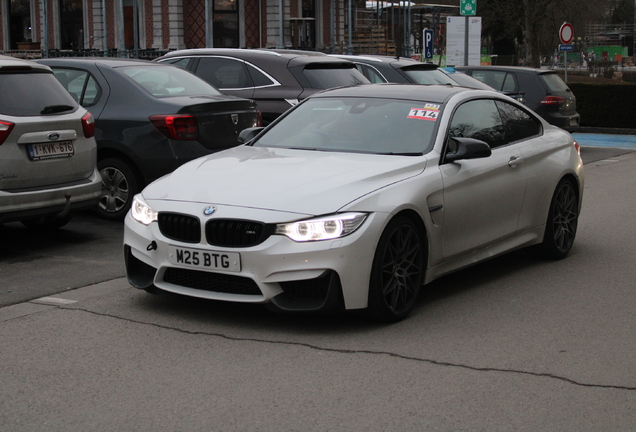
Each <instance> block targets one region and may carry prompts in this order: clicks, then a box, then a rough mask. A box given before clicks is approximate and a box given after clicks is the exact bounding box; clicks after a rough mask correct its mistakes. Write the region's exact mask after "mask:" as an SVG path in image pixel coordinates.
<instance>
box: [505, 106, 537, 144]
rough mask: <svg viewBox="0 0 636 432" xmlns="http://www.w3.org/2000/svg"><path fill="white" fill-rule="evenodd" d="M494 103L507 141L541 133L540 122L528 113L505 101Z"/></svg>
mask: <svg viewBox="0 0 636 432" xmlns="http://www.w3.org/2000/svg"><path fill="white" fill-rule="evenodd" d="M496 104H497V108H499V113H500V115H501V119H502V121H503V124H504V131H505V134H506V140H507V141H508V142H513V141H519V140H522V139H526V138H530V137H533V136H536V135H539V134H540V133H541V130H542V127H541V122H539V120H537V119H536V118H534V117H532V116H531V115H530V114H528V113H526V112H525V111H523V110H522V109H519V108H517V107H516V106H514V105H512V104H509V103H507V102H503V101H497V102H496Z"/></svg>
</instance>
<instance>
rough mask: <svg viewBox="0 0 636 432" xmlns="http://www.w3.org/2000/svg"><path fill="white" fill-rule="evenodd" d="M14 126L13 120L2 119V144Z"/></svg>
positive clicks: (0, 143)
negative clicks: (5, 120)
mask: <svg viewBox="0 0 636 432" xmlns="http://www.w3.org/2000/svg"><path fill="white" fill-rule="evenodd" d="M13 126H14V124H13V123H11V122H4V121H0V145H2V143H3V142H4V140H6V139H7V137H8V136H9V134H10V133H11V129H13Z"/></svg>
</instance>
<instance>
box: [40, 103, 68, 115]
mask: <svg viewBox="0 0 636 432" xmlns="http://www.w3.org/2000/svg"><path fill="white" fill-rule="evenodd" d="M74 109H75V107H74V106H71V105H49V106H46V107H44V109H43V110H42V111H40V114H53V113H59V112H63V111H71V110H74Z"/></svg>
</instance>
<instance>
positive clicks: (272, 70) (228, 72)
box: [156, 48, 369, 124]
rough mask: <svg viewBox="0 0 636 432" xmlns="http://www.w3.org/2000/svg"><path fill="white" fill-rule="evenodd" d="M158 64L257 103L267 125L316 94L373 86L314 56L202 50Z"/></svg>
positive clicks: (339, 63)
mask: <svg viewBox="0 0 636 432" xmlns="http://www.w3.org/2000/svg"><path fill="white" fill-rule="evenodd" d="M156 61H158V62H164V63H171V64H174V65H177V66H181V67H183V68H184V69H187V70H189V71H192V72H193V73H194V74H196V75H197V76H199V77H201V78H203V79H204V80H206V81H207V82H209V83H210V84H212V85H214V86H215V87H216V88H218V89H219V90H221V91H222V92H223V93H226V94H230V95H235V96H241V97H245V98H249V99H254V100H255V101H256V102H257V103H258V106H259V108H260V110H261V111H262V112H263V123H264V124H269V123H270V122H272V121H274V120H275V119H276V118H277V117H278V116H279V115H281V114H282V113H284V112H285V111H287V110H288V109H289V108H291V107H292V106H294V105H296V104H297V103H298V102H299V101H301V100H303V99H305V98H306V97H307V96H309V95H311V94H314V93H316V92H318V91H321V90H324V89H328V88H332V87H341V86H355V85H358V84H367V83H369V81H368V80H367V79H366V78H365V77H364V76H363V75H362V74H361V73H360V72H358V71H357V70H356V68H355V65H354V64H353V63H351V62H348V61H346V60H340V59H336V58H331V57H329V56H326V55H324V54H322V53H313V52H310V51H292V50H260V49H231V48H201V49H189V50H178V51H172V52H169V53H168V54H166V55H165V56H163V57H159V58H158V59H157V60H156Z"/></svg>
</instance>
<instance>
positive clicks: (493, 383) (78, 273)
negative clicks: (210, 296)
mask: <svg viewBox="0 0 636 432" xmlns="http://www.w3.org/2000/svg"><path fill="white" fill-rule="evenodd" d="M621 153H622V154H621ZM583 156H584V157H585V159H586V186H585V196H584V206H583V212H582V215H581V219H580V224H579V231H578V237H577V241H576V243H575V247H574V248H573V250H572V253H571V255H570V256H569V257H568V258H567V259H565V260H562V261H557V262H545V261H541V260H537V259H534V258H531V257H529V256H528V255H526V254H525V253H523V251H520V252H516V253H513V254H509V255H506V256H503V257H499V258H497V259H494V260H491V261H489V262H487V263H483V264H480V265H477V266H474V267H472V268H469V269H467V270H464V271H462V272H459V273H456V274H453V275H450V276H447V277H444V278H442V279H439V280H438V281H436V282H434V283H433V284H431V285H430V286H429V287H428V289H427V290H426V291H425V293H424V294H423V295H422V296H421V298H420V299H419V301H418V303H417V305H416V307H415V310H414V311H413V313H412V315H411V316H410V317H409V318H408V319H407V320H405V321H403V322H401V323H397V324H394V325H379V324H376V323H372V322H369V321H367V320H365V319H363V318H362V317H360V316H358V315H356V314H342V315H309V316H307V315H280V314H274V313H272V312H269V311H267V310H266V309H264V308H262V307H260V306H255V305H236V304H227V303H221V302H212V301H202V300H198V299H190V298H184V297H179V296H175V295H168V294H166V295H160V296H152V295H148V294H146V293H145V292H141V291H138V290H135V289H132V288H130V287H129V286H128V284H127V283H126V280H125V278H122V277H120V276H121V275H123V263H122V262H121V258H120V254H119V252H116V249H115V248H116V247H117V248H120V247H121V226H120V225H117V224H107V223H104V222H102V221H100V220H99V219H96V218H93V217H92V216H90V215H81V216H80V217H79V218H78V219H77V220H74V221H73V222H72V223H71V224H70V225H69V226H68V229H65V230H62V231H61V232H60V233H58V234H56V235H54V236H52V237H46V238H41V237H37V236H36V237H32V236H30V235H29V234H27V232H26V231H24V230H22V228H21V227H20V226H19V225H17V224H7V226H6V227H5V229H4V231H3V232H2V236H3V238H2V240H3V241H2V249H1V251H2V252H1V254H0V271H1V272H2V273H1V274H2V288H1V289H2V294H1V296H2V299H3V301H4V299H5V296H9V295H11V294H15V292H17V291H22V290H23V289H24V288H22V287H31V288H33V287H34V286H35V285H37V286H38V287H40V288H43V289H45V290H47V291H46V292H41V293H40V294H39V298H37V299H34V300H31V301H28V302H24V301H21V302H19V303H16V302H15V301H10V302H7V303H5V304H11V303H16V304H13V305H12V306H8V307H3V308H0V322H1V323H2V324H1V325H0V364H2V367H1V368H0V383H2V385H0V425H1V426H0V429H2V430H7V431H70V430H131V431H132V430H134V431H151V430H152V431H176V430H179V431H243V430H245V431H326V430H329V431H386V430H405V431H406V430H409V431H410V430H441V431H460V430H470V431H474V430H488V431H510V430H522V431H555V430H558V431H600V430H603V431H606V430H621V431H628V430H636V351H635V348H634V347H635V346H636V314H635V313H634V310H636V290H634V279H635V278H634V276H636V269H635V268H634V263H633V257H634V256H636V227H635V226H634V223H633V221H634V218H633V214H634V211H635V210H636V194H634V193H633V191H634V190H636V175H634V173H635V172H636V153H630V152H629V150H621V151H617V150H612V149H609V150H608V149H587V148H586V149H584V151H583ZM62 232H65V233H66V235H63V234H62ZM7 234H8V237H7ZM7 238H8V239H9V240H7V241H5V239H7ZM69 238H70V239H69ZM60 245H61V246H60ZM111 245H112V247H113V249H112V250H111ZM82 248H86V249H84V250H85V252H78V251H77V249H82ZM13 250H17V251H18V253H17V254H15V255H11V251H13ZM73 251H74V252H73ZM88 251H90V253H89V252H88ZM69 260H73V262H72V263H69V262H67V261H69ZM49 266H50V268H48V267H49ZM18 267H19V268H20V270H19V271H17V273H23V277H25V278H28V280H26V281H22V279H21V278H20V277H19V276H18V275H16V274H13V273H12V272H14V268H18ZM47 268H48V270H47ZM24 273H26V274H24ZM7 276H9V278H7ZM100 280H103V281H105V282H100ZM87 281H93V282H87ZM75 286H79V287H81V288H78V289H67V288H75ZM27 289H28V288H27ZM6 291H12V292H6ZM54 292H59V294H52V293H54ZM16 295H17V294H16ZM43 295H44V296H46V297H44V298H42V296H43ZM12 298H14V299H15V298H17V297H12Z"/></svg>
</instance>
